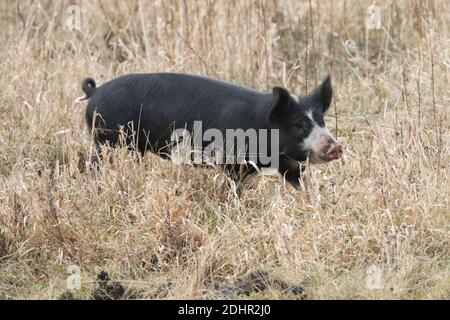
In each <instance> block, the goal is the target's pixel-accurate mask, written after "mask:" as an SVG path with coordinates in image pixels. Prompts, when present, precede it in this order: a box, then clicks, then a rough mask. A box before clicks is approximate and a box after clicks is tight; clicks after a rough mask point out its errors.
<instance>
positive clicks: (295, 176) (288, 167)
mask: <svg viewBox="0 0 450 320" xmlns="http://www.w3.org/2000/svg"><path fill="white" fill-rule="evenodd" d="M301 167H302V165H301V164H300V163H299V162H297V161H292V160H288V159H285V158H281V159H280V166H279V168H278V171H279V172H280V174H281V175H282V176H283V178H284V179H285V180H286V181H287V182H289V183H290V184H291V185H292V186H293V187H294V188H295V189H297V190H298V189H299V188H300V181H299V179H300V177H301V172H302V171H303V170H302V169H301Z"/></svg>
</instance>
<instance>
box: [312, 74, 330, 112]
mask: <svg viewBox="0 0 450 320" xmlns="http://www.w3.org/2000/svg"><path fill="white" fill-rule="evenodd" d="M332 96H333V89H332V88H331V76H330V75H328V76H327V77H326V78H325V79H324V80H323V81H322V83H321V84H319V86H318V87H317V88H315V89H314V91H313V92H311V94H310V97H311V98H312V99H313V100H314V103H315V104H316V105H317V106H319V107H320V108H321V111H322V112H323V113H325V112H327V110H328V108H329V107H330V104H331V98H332Z"/></svg>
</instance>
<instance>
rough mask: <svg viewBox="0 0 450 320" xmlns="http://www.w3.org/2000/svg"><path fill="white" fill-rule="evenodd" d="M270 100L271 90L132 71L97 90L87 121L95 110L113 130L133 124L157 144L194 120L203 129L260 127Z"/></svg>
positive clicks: (90, 120)
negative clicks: (134, 72)
mask: <svg viewBox="0 0 450 320" xmlns="http://www.w3.org/2000/svg"><path fill="white" fill-rule="evenodd" d="M272 99H273V98H272V94H271V93H262V92H259V91H256V90H253V89H251V88H247V87H244V86H239V85H235V84H232V83H228V82H225V81H221V80H216V79H212V78H208V77H204V76H198V75H191V74H182V73H149V74H130V75H125V76H121V77H118V78H116V79H114V80H111V81H109V82H106V83H105V84H103V85H102V86H100V87H98V88H96V91H95V93H94V94H93V96H92V97H91V98H90V101H89V104H88V108H87V110H86V120H87V122H88V125H89V126H90V124H92V116H93V112H94V110H95V111H96V112H97V113H98V114H99V117H101V123H102V126H103V127H104V128H108V129H111V130H117V128H118V126H127V125H129V123H130V122H133V126H134V128H135V129H137V128H138V127H139V128H140V129H141V130H145V131H147V132H150V136H151V137H152V139H151V140H153V142H156V141H161V140H167V138H168V137H170V133H171V131H172V130H173V129H175V128H185V127H186V128H187V129H188V130H191V128H192V125H193V122H194V121H202V126H203V130H205V129H208V128H218V129H219V130H224V129H226V128H243V129H248V128H260V127H262V126H265V118H266V117H267V113H268V108H269V107H270V105H271V102H272ZM96 127H97V125H96Z"/></svg>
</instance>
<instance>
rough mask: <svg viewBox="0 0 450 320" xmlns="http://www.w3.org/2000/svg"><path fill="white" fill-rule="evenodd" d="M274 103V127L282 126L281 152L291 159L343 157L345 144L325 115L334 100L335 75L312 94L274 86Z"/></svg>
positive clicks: (272, 116)
mask: <svg viewBox="0 0 450 320" xmlns="http://www.w3.org/2000/svg"><path fill="white" fill-rule="evenodd" d="M273 96H274V103H273V106H272V109H271V111H270V113H269V123H270V125H271V127H272V128H276V129H279V133H280V145H279V147H280V153H282V154H283V155H285V156H287V157H288V158H289V159H291V160H295V161H301V162H303V161H306V160H307V159H308V158H309V161H310V162H311V163H321V162H328V161H332V160H335V159H339V158H340V157H341V155H342V147H341V145H340V144H339V143H338V142H337V141H336V139H335V138H334V137H333V135H332V134H331V132H330V131H329V130H328V129H327V128H326V127H325V122H324V119H323V118H324V115H325V113H326V112H327V110H328V108H329V107H330V104H331V97H332V89H331V78H330V76H328V77H326V78H325V80H323V82H322V83H321V84H320V85H319V86H318V87H317V88H316V89H314V90H313V91H312V92H311V93H310V94H309V95H308V96H300V97H297V96H295V95H292V94H290V93H289V92H288V91H287V90H286V89H284V88H280V87H275V88H273Z"/></svg>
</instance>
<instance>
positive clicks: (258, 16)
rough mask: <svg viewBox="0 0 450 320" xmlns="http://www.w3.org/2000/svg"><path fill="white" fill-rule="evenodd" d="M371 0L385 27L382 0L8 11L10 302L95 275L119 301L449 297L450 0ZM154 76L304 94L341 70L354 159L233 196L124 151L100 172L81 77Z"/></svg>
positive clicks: (335, 109)
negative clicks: (178, 75) (258, 282)
mask: <svg viewBox="0 0 450 320" xmlns="http://www.w3.org/2000/svg"><path fill="white" fill-rule="evenodd" d="M377 2H378V5H379V9H380V18H381V20H380V22H381V24H380V28H377V27H379V26H378V25H377V23H376V22H377V21H376V19H375V23H374V24H370V26H371V28H368V27H367V26H368V24H367V21H366V20H367V18H368V16H370V15H371V13H370V12H369V13H368V12H367V9H368V7H369V5H370V4H371V3H372V1H357V0H338V1H320V2H319V1H299V0H283V1H259V0H258V1H229V0H217V1H206V0H205V1H203V0H200V1H189V0H180V1H165V0H164V1H159V0H157V1H116V0H111V1H107V0H96V1H81V7H70V6H71V5H73V4H79V3H80V2H79V1H44V0H42V1H34V0H31V1H29V2H28V1H12V0H4V1H1V4H0V15H1V17H0V18H1V20H0V35H1V37H0V83H1V85H0V121H1V125H0V298H4V299H58V298H59V297H60V296H61V295H64V296H68V297H70V296H72V297H74V298H79V299H87V298H91V297H92V295H93V288H94V287H96V286H98V284H95V281H96V280H97V275H98V274H99V272H100V271H101V270H103V271H106V272H107V273H108V274H109V277H110V278H111V279H113V280H115V281H119V282H120V283H121V285H122V286H123V287H124V289H125V294H123V295H122V294H121V295H120V296H119V298H133V297H134V298H170V299H172V298H247V297H250V298H268V299H285V298H293V299H297V298H306V299H371V298H373V299H394V298H400V299H444V298H447V299H448V298H450V264H449V261H450V224H449V221H450V210H449V194H450V167H449V159H450V158H449V156H450V148H449V145H447V142H448V141H449V139H450V133H449V126H450V123H449V122H450V120H449V105H450V90H449V89H450V3H449V2H448V1H444V0H442V1H437V0H436V1H432V0H430V1H419V0H414V1H406V0H403V1H400V0H399V1H377ZM78 8H81V11H80V14H81V20H80V24H79V28H75V29H73V30H71V29H70V28H69V27H68V26H75V27H77V26H78V25H77V24H76V22H77V20H76V19H72V18H73V17H74V16H73V14H75V15H76V13H77V10H78ZM75 17H76V16H75ZM369 18H370V17H369ZM375 18H376V16H375ZM369 21H372V20H369ZM68 22H75V25H74V24H68ZM372 22H373V21H372ZM372 27H374V28H372ZM157 71H158V72H160V71H167V72H171V71H174V72H175V71H176V72H190V73H196V74H204V75H209V76H212V77H215V78H220V79H223V80H228V81H231V82H234V83H238V84H245V85H247V86H251V87H254V88H256V89H259V90H271V89H272V87H274V86H285V87H286V88H289V90H290V91H291V92H293V93H296V94H305V93H306V92H309V91H310V90H311V89H312V88H313V87H314V86H315V85H316V84H317V83H319V81H320V80H321V79H322V78H323V77H324V76H325V75H326V74H327V73H330V74H331V75H332V78H333V88H334V98H333V102H332V107H331V108H330V111H329V114H328V115H327V117H326V122H327V125H328V127H329V128H330V129H331V131H332V132H333V133H334V134H335V135H336V136H337V138H338V140H339V141H340V142H341V143H342V144H343V146H344V157H343V158H342V159H341V160H339V161H335V162H333V163H330V164H327V165H320V166H309V167H308V168H307V170H306V176H305V182H304V184H303V186H302V188H301V190H300V191H296V190H294V189H293V188H292V187H291V186H289V185H285V184H284V183H283V181H282V179H281V178H280V177H278V176H257V177H255V178H252V179H250V180H249V181H248V182H246V183H245V184H244V185H243V187H242V190H241V191H240V195H238V194H237V191H236V187H235V186H234V185H233V184H231V183H226V177H225V176H224V174H223V172H222V171H221V170H220V169H219V168H211V169H201V168H194V167H191V166H187V165H184V166H178V165H174V164H172V163H171V162H170V161H164V160H162V159H160V158H158V157H156V156H154V155H151V154H147V155H146V156H145V157H143V158H142V159H138V161H136V159H135V158H134V156H133V155H130V154H128V152H127V151H126V150H124V149H117V150H104V152H109V153H110V154H111V157H112V159H113V161H112V162H108V161H105V162H103V163H102V164H101V169H100V170H99V171H98V172H95V173H91V172H90V171H89V170H87V169H86V161H88V159H89V156H90V154H91V153H92V152H93V143H92V139H91V137H90V134H89V132H87V128H86V124H85V121H84V110H85V106H86V103H85V102H82V103H75V102H74V101H75V99H76V98H77V97H79V96H81V95H82V91H81V86H80V82H81V80H82V79H83V78H84V77H86V76H92V77H93V78H95V79H96V81H97V82H98V83H99V84H101V83H103V82H105V81H107V80H110V79H112V78H114V77H116V76H118V75H122V74H126V73H130V72H157ZM71 265H74V266H77V267H78V268H79V271H80V279H81V288H80V289H73V290H71V291H68V288H67V283H66V282H67V279H68V278H69V280H71V279H74V277H77V274H72V275H70V273H69V271H68V268H69V266H71ZM71 268H73V269H72V270H75V272H76V271H77V268H76V267H71ZM255 272H260V273H263V274H265V275H267V277H270V279H274V280H270V281H268V282H269V283H268V286H267V288H266V290H258V289H257V288H254V289H250V290H247V291H248V292H245V290H243V291H233V290H228V292H229V293H228V294H226V295H224V294H222V293H223V291H224V290H222V291H221V290H218V289H217V288H220V287H221V286H222V287H224V286H229V287H232V286H233V285H234V284H236V286H239V285H241V284H242V281H241V280H242V279H246V277H249V279H250V280H243V282H245V281H250V282H251V279H252V276H251V275H252V274H254V273H255ZM249 275H250V276H249ZM240 281H241V282H240ZM69 282H70V281H69ZM278 282H284V283H285V284H288V285H289V286H290V285H292V286H294V285H296V286H301V287H302V288H303V289H304V293H303V294H302V295H299V294H298V292H295V290H289V288H287V287H286V286H283V285H281V286H280V285H277V283H278ZM225 291H226V290H225ZM247 293H248V295H247Z"/></svg>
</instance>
